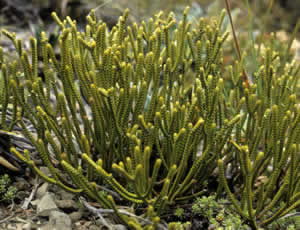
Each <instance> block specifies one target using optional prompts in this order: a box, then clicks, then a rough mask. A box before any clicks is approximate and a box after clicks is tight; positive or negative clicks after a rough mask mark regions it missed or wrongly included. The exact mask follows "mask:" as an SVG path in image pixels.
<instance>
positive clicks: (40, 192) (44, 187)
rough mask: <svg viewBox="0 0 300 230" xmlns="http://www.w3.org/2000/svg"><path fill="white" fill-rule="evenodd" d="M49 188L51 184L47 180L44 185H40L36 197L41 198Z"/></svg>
mask: <svg viewBox="0 0 300 230" xmlns="http://www.w3.org/2000/svg"><path fill="white" fill-rule="evenodd" d="M48 188H49V184H48V183H47V182H45V183H44V184H42V186H40V187H39V188H38V190H37V191H36V198H37V199H41V198H42V197H43V196H44V195H45V194H46V192H48Z"/></svg>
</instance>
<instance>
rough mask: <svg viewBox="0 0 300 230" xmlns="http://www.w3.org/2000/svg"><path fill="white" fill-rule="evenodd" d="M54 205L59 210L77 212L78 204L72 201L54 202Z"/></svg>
mask: <svg viewBox="0 0 300 230" xmlns="http://www.w3.org/2000/svg"><path fill="white" fill-rule="evenodd" d="M55 203H56V205H57V206H58V207H59V208H61V209H68V210H70V211H75V210H78V204H77V203H76V202H75V201H74V200H56V201H55Z"/></svg>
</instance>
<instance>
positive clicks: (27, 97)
mask: <svg viewBox="0 0 300 230" xmlns="http://www.w3.org/2000/svg"><path fill="white" fill-rule="evenodd" d="M187 13H188V8H186V10H185V11H184V15H183V19H182V21H180V22H179V23H177V22H176V20H175V18H174V16H173V15H172V14H169V15H168V16H164V14H163V13H162V12H160V13H158V14H157V15H155V17H154V18H151V19H149V21H148V22H142V23H141V25H137V24H136V23H134V24H133V25H130V26H127V18H128V14H129V11H128V10H126V11H125V13H124V15H123V16H122V17H120V19H119V22H118V24H117V25H116V26H115V27H113V29H112V30H111V31H108V29H107V28H106V25H105V23H103V22H102V21H99V20H97V19H96V16H95V14H94V13H93V12H91V14H90V15H89V16H88V17H87V21H88V24H87V26H86V28H85V31H84V32H81V31H79V30H78V29H77V27H76V22H75V21H72V20H71V19H70V18H69V17H67V18H66V20H64V21H61V20H60V19H59V18H58V17H57V16H56V14H55V13H53V18H54V19H55V21H56V22H57V24H58V26H59V27H60V29H61V35H60V37H59V45H60V58H59V59H58V58H57V56H56V55H55V52H54V48H53V47H52V46H51V45H50V44H48V42H47V37H46V34H45V33H42V34H41V36H42V40H41V45H42V49H41V50H42V54H41V57H42V61H43V69H42V73H43V75H44V78H43V79H42V78H41V77H40V72H39V71H38V56H39V55H38V52H37V50H38V47H37V42H36V40H35V39H34V38H31V39H30V45H31V50H30V52H27V51H25V50H24V49H23V48H22V45H21V42H20V41H19V40H17V39H16V37H15V35H14V34H11V33H9V32H7V31H3V33H4V34H5V35H7V36H8V37H9V38H11V40H12V42H13V44H14V45H15V47H16V50H17V53H18V55H19V57H20V60H19V62H13V63H10V64H8V68H7V67H6V64H2V68H1V70H2V72H3V75H4V83H3V84H4V85H5V87H4V88H5V90H4V91H2V92H1V103H2V105H3V106H2V108H3V109H2V122H3V120H4V119H5V111H6V110H5V108H6V107H7V103H9V101H10V100H12V102H13V105H14V114H15V119H16V121H17V122H18V123H19V124H20V125H21V126H22V128H23V131H24V134H25V135H26V136H27V138H28V139H30V141H31V142H32V144H33V145H34V146H35V147H36V149H37V150H38V152H39V153H40V156H41V159H42V160H43V162H44V164H45V165H46V166H47V167H48V168H49V170H50V172H51V174H52V176H51V177H47V176H46V175H44V174H43V173H42V172H41V171H39V169H38V168H37V167H36V166H35V164H34V162H33V161H32V160H31V158H30V153H29V152H28V151H27V150H26V151H24V153H20V152H18V151H17V150H16V149H14V148H12V149H11V151H12V152H13V153H14V154H16V155H17V156H18V157H19V158H20V159H21V160H23V161H24V162H26V163H27V164H28V165H29V166H30V167H31V168H32V169H33V170H34V171H35V172H36V173H38V174H39V175H40V176H41V177H42V178H43V179H45V180H46V181H48V182H50V183H53V184H56V185H58V186H61V187H62V188H64V189H66V190H68V191H70V192H74V193H83V194H85V195H86V196H88V197H90V198H92V199H94V200H96V201H97V202H99V204H100V205H101V206H102V207H104V208H111V209H114V210H115V212H116V214H117V215H118V217H119V218H120V220H121V221H123V222H124V223H126V224H127V225H128V226H130V227H131V228H136V229H140V228H141V226H142V225H141V223H139V220H138V219H134V218H132V217H127V216H125V215H124V214H121V213H119V211H118V209H117V206H116V204H115V201H114V199H113V197H112V196H110V195H105V193H102V192H101V189H99V187H98V186H97V184H98V185H99V184H100V185H103V184H105V185H106V186H109V187H110V188H111V189H113V190H114V191H116V192H117V193H118V194H119V195H120V196H121V197H122V198H123V199H126V200H127V201H129V202H131V203H135V204H137V205H139V204H141V205H146V206H147V207H148V212H146V213H145V214H144V216H145V218H148V219H149V220H150V221H151V222H152V224H150V225H148V226H147V228H148V229H155V227H156V225H157V224H159V222H160V218H159V216H160V214H161V213H162V212H163V211H164V210H165V209H166V208H167V207H169V206H170V205H173V204H175V203H177V202H182V201H186V200H191V199H193V198H194V197H197V196H199V195H201V194H202V193H203V191H204V190H203V189H204V184H205V183H204V182H206V180H207V178H208V177H209V176H211V175H212V174H213V171H215V170H216V169H218V171H219V178H220V186H219V189H218V194H219V195H222V191H223V190H226V192H227V194H228V196H229V198H230V200H231V201H232V204H233V205H234V207H235V208H236V211H237V212H238V214H240V215H241V217H242V218H243V219H244V220H245V221H246V222H247V223H249V224H250V225H251V226H252V227H254V228H257V227H258V226H263V225H267V224H269V223H270V222H272V221H273V220H274V219H276V218H279V217H281V216H283V215H285V214H286V213H288V212H289V211H290V210H292V209H295V208H296V207H298V206H299V203H300V201H299V195H300V180H299V175H300V173H299V172H300V171H299V168H300V167H299V148H300V138H299V131H300V125H299V123H300V109H299V105H298V104H297V101H296V95H295V92H296V90H297V81H298V79H299V74H297V71H298V70H297V68H296V65H295V64H294V63H292V64H287V65H285V69H284V73H282V74H281V72H282V71H279V68H280V66H281V65H282V63H281V62H280V60H279V59H278V58H277V56H276V52H274V50H273V49H272V47H270V48H268V49H266V52H265V56H264V63H261V66H260V68H259V71H258V72H257V73H256V74H255V79H254V81H253V83H252V84H250V86H249V88H248V87H247V86H246V85H245V84H243V79H242V77H241V76H242V71H243V65H244V58H245V57H244V58H242V60H241V62H236V63H235V65H234V66H233V67H230V68H229V73H228V74H229V75H230V76H231V78H232V83H233V86H234V87H233V89H228V88H224V80H223V77H224V75H225V74H224V73H225V71H227V70H226V68H224V66H223V58H222V48H221V47H222V45H223V43H224V41H225V40H226V38H227V36H228V33H225V34H222V32H221V31H222V30H221V25H222V21H223V19H224V16H225V12H224V11H223V12H222V14H221V16H220V18H219V21H212V22H211V23H209V24H208V23H207V22H206V21H204V20H203V19H200V21H199V24H197V25H196V26H194V25H192V24H191V22H188V20H187ZM1 62H2V63H4V60H3V58H1ZM18 65H21V67H22V71H23V72H24V78H23V79H22V78H20V77H18V75H19V74H18V72H17V66H18ZM188 78H189V79H188ZM2 88H3V87H2ZM53 97H54V98H55V102H53V100H52V98H53ZM22 117H26V118H28V119H29V120H30V121H31V123H32V125H33V126H34V127H35V129H36V132H37V135H33V134H32V133H30V132H29V131H28V129H27V127H26V125H25V124H24V122H23V120H22ZM228 165H230V167H231V168H232V169H234V170H235V172H236V173H237V175H236V176H238V177H240V178H241V180H239V181H242V183H237V185H236V186H235V187H238V190H236V191H232V190H231V189H232V188H230V187H229V185H228V184H227V182H226V178H225V168H226V166H228ZM261 176H265V177H266V180H265V181H264V182H263V183H261V184H260V185H259V186H256V183H255V182H256V181H257V178H258V177H261ZM278 188H279V189H278ZM280 201H282V202H284V203H285V205H284V206H283V207H281V208H280V210H278V211H277V212H275V213H272V215H271V216H268V215H265V214H266V213H268V211H269V210H271V209H272V208H273V207H274V206H276V203H278V202H280Z"/></svg>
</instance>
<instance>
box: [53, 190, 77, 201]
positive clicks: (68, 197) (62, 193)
mask: <svg viewBox="0 0 300 230" xmlns="http://www.w3.org/2000/svg"><path fill="white" fill-rule="evenodd" d="M57 194H58V195H59V196H60V198H61V199H62V200H72V199H73V198H74V197H75V195H74V194H73V193H70V192H67V191H65V190H63V189H60V190H59V191H58V192H57Z"/></svg>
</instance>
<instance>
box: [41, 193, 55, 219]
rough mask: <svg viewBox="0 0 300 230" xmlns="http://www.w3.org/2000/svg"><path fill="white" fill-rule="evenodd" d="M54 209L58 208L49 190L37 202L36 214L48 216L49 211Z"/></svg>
mask: <svg viewBox="0 0 300 230" xmlns="http://www.w3.org/2000/svg"><path fill="white" fill-rule="evenodd" d="M56 210H58V208H57V206H56V204H55V202H54V200H53V196H52V195H51V194H50V193H49V192H47V193H46V194H45V195H44V196H43V197H42V199H41V200H40V201H39V202H38V203H37V208H36V211H37V215H38V216H49V214H50V212H51V211H56Z"/></svg>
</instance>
